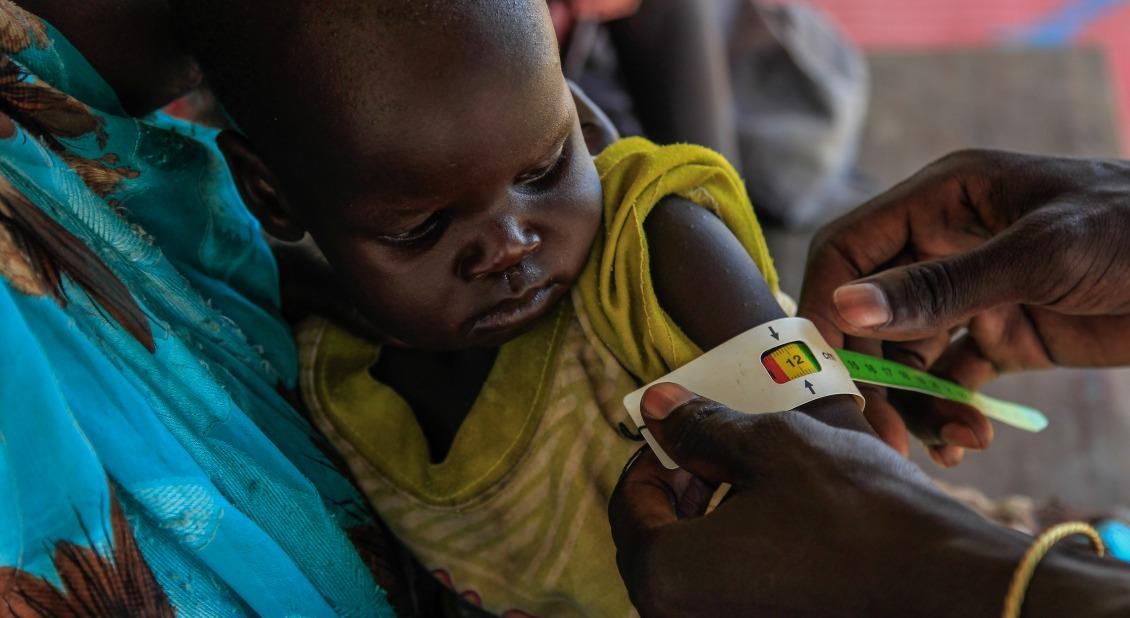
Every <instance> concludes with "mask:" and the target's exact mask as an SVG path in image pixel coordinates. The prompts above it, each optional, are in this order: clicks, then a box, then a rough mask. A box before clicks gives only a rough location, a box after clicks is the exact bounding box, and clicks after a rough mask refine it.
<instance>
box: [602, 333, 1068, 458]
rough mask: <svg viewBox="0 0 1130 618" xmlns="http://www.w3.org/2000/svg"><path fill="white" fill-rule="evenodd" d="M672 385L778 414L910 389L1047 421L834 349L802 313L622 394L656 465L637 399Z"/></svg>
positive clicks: (1031, 421)
mask: <svg viewBox="0 0 1130 618" xmlns="http://www.w3.org/2000/svg"><path fill="white" fill-rule="evenodd" d="M658 382H674V383H676V384H681V385H682V386H684V387H686V388H688V389H690V390H691V391H694V392H695V393H698V394H699V395H702V396H703V397H708V398H710V399H713V400H715V401H717V402H719V403H721V404H723V405H725V406H727V407H729V408H733V409H734V410H740V411H742V412H750V413H761V412H780V411H782V410H792V409H794V408H796V407H798V406H801V405H803V404H805V403H808V402H809V401H812V400H814V399H818V398H821V397H827V396H829V395H848V396H851V397H852V398H854V399H855V401H856V403H857V405H859V408H860V410H862V409H863V405H864V399H863V396H862V395H861V394H860V393H859V388H857V387H856V385H855V383H856V382H863V383H867V384H874V385H877V386H883V387H887V388H895V389H900V390H907V391H913V392H917V393H922V394H925V395H930V396H933V397H939V398H941V399H948V400H951V401H956V402H959V403H964V404H968V405H971V406H973V407H975V408H977V409H978V410H980V411H981V413H983V414H984V415H985V416H987V417H989V418H992V419H995V420H997V421H1000V422H1002V423H1005V424H1008V425H1012V426H1013V427H1018V428H1020V429H1024V430H1027V431H1033V432H1035V431H1040V430H1042V429H1044V427H1047V424H1048V420H1047V418H1046V417H1044V415H1043V414H1041V413H1040V412H1039V411H1038V410H1035V409H1033V408H1030V407H1028V406H1023V405H1020V404H1017V403H1012V402H1008V401H1002V400H1000V399H995V398H993V397H989V396H988V395H983V394H981V393H977V392H973V391H970V390H969V389H966V388H964V387H962V386H959V385H957V384H954V383H953V382H950V381H948V380H943V379H941V378H938V377H936V376H933V375H930V374H928V373H926V372H924V371H919V370H917V369H913V368H911V367H907V366H906V365H903V364H900V363H896V362H893V361H889V360H884V359H880V358H875V357H872V356H868V355H866V354H860V353H858V352H852V351H849V350H835V349H832V348H831V347H829V346H828V344H827V342H825V341H824V338H823V337H822V336H821V335H820V332H819V331H818V330H816V326H815V325H813V324H812V322H809V321H808V320H805V319H803V318H782V319H780V320H774V321H773V322H769V323H767V324H762V325H761V326H758V327H756V328H753V329H751V330H749V331H746V332H745V333H742V334H741V335H738V336H737V337H734V338H733V339H731V340H729V341H727V342H725V343H723V344H722V345H720V346H718V347H716V348H714V349H713V350H711V351H710V352H708V353H706V354H703V355H702V356H700V357H699V358H697V359H695V360H693V361H691V362H690V363H687V364H686V365H684V366H682V367H680V368H679V369H676V370H675V371H672V372H671V373H669V374H667V375H665V376H663V377H662V378H659V379H658V380H656V381H654V382H652V383H651V384H648V385H647V386H644V387H643V388H641V389H639V390H637V391H634V392H632V393H630V394H628V396H627V397H625V398H624V406H625V407H626V408H627V410H628V414H629V416H631V417H632V420H633V421H634V422H635V424H636V427H637V428H639V430H640V433H641V434H643V436H644V438H645V439H647V441H648V444H650V445H651V448H652V449H653V450H654V451H655V453H656V455H658V456H659V460H660V461H661V462H663V465H664V466H667V467H668V468H671V469H674V468H676V467H677V465H676V464H675V462H674V461H673V460H672V459H671V458H670V457H668V456H667V454H666V453H665V452H663V449H661V448H659V446H658V445H657V444H656V443H655V440H654V438H653V437H652V435H651V432H650V431H648V429H647V427H646V426H644V422H643V417H642V416H641V415H640V400H641V399H643V393H644V391H646V390H647V388H648V387H649V386H651V385H652V384H656V383H658Z"/></svg>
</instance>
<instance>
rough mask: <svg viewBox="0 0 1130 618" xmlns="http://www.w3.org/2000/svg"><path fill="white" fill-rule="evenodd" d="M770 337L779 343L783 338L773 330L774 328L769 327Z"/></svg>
mask: <svg viewBox="0 0 1130 618" xmlns="http://www.w3.org/2000/svg"><path fill="white" fill-rule="evenodd" d="M769 336H770V337H772V338H774V339H776V340H777V341H780V340H781V336H780V335H778V334H777V331H775V330H773V327H772V326H770V327H769Z"/></svg>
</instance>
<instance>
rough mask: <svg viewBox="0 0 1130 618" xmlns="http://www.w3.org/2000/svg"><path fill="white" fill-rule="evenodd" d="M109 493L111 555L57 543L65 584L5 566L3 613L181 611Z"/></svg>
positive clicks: (1, 572) (24, 617)
mask: <svg viewBox="0 0 1130 618" xmlns="http://www.w3.org/2000/svg"><path fill="white" fill-rule="evenodd" d="M110 496H111V501H110V524H111V526H112V530H113V548H112V551H111V553H110V555H109V556H103V555H101V554H99V553H98V551H96V550H95V549H93V548H91V547H83V546H80V545H75V544H74V543H69V542H66V541H62V542H59V543H57V544H56V545H55V549H54V555H53V556H52V559H51V562H52V564H54V566H55V571H56V572H57V573H58V574H59V579H60V581H61V584H62V587H57V586H55V585H54V584H53V583H51V582H50V581H48V580H46V579H44V578H42V577H38V576H36V575H32V574H30V573H27V572H26V571H21V570H19V569H14V568H10V567H4V568H0V618H8V617H12V618H46V617H48V616H77V617H81V618H87V617H90V618H93V617H96V616H97V617H103V616H152V617H154V618H161V617H165V616H175V615H176V611H175V610H174V609H173V607H172V605H171V604H170V603H169V599H168V597H167V596H166V595H165V591H164V590H162V589H161V585H160V584H158V583H157V579H156V578H155V577H154V576H153V572H152V571H151V570H150V569H149V565H148V564H146V563H145V558H144V557H142V555H141V551H140V550H138V547H137V541H136V540H135V539H134V537H133V533H132V532H131V530H130V526H129V522H128V521H126V518H125V514H123V513H122V507H121V505H120V504H118V501H117V499H115V498H114V497H113V492H111V494H110Z"/></svg>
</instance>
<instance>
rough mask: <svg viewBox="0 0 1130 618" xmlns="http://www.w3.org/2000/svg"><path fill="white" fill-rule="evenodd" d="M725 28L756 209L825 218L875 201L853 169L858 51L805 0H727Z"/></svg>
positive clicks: (863, 72)
mask: <svg viewBox="0 0 1130 618" xmlns="http://www.w3.org/2000/svg"><path fill="white" fill-rule="evenodd" d="M720 17H721V18H722V19H723V20H724V21H723V28H724V29H725V31H728V40H729V56H730V73H731V80H732V84H733V91H734V104H735V107H736V114H737V126H738V133H739V135H738V137H739V142H740V149H741V159H742V160H741V163H740V165H739V166H738V167H739V169H740V170H741V172H742V175H743V176H744V177H745V179H746V184H747V187H748V190H749V193H750V197H751V199H752V201H753V203H754V204H755V205H756V206H757V208H758V214H759V215H768V218H770V219H775V220H777V222H778V223H781V224H784V225H785V226H788V227H805V226H810V225H814V224H817V223H820V222H822V221H825V220H827V219H829V218H831V216H833V215H834V214H836V213H838V212H839V211H841V210H844V209H846V208H850V207H852V206H855V205H857V204H858V203H859V202H861V201H863V200H864V199H866V197H869V195H868V193H870V191H869V189H868V188H865V187H862V186H861V184H862V183H861V182H860V180H859V179H858V178H856V177H855V175H854V165H855V160H856V155H857V153H858V149H859V143H860V140H861V137H862V133H863V124H864V119H865V116H866V112H867V102H868V89H869V79H868V70H867V64H866V61H865V60H864V58H863V56H862V54H861V53H860V52H859V50H858V49H856V48H855V47H854V46H853V45H852V44H851V43H849V42H848V41H847V40H846V39H845V38H844V37H843V35H842V34H841V33H840V32H839V31H838V30H837V29H836V27H835V26H833V25H832V24H831V22H829V21H828V20H827V19H826V18H825V17H824V16H823V15H822V14H821V13H820V12H819V11H817V10H816V9H814V8H812V7H809V6H805V5H799V4H797V5H784V6H765V5H762V4H759V3H757V2H753V1H748V0H747V1H742V2H739V3H735V4H732V5H731V9H730V10H729V11H723V12H722V14H721V15H720Z"/></svg>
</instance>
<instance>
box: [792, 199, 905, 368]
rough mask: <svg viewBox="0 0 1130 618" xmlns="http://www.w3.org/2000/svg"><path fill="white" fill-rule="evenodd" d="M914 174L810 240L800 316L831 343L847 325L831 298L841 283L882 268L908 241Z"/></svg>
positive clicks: (835, 344)
mask: <svg viewBox="0 0 1130 618" xmlns="http://www.w3.org/2000/svg"><path fill="white" fill-rule="evenodd" d="M917 187H918V182H917V181H916V179H914V178H912V179H911V180H908V181H906V182H904V183H903V184H902V185H899V186H897V187H895V188H894V189H892V190H890V191H888V192H886V193H884V194H882V195H880V196H878V197H876V198H874V199H872V200H871V201H870V202H867V203H866V204H864V205H862V206H860V207H859V208H857V209H856V210H854V211H852V212H849V213H848V214H846V215H844V216H843V217H840V218H839V219H837V220H835V221H832V222H831V223H829V224H827V225H826V226H824V228H823V229H821V230H820V232H819V233H817V234H816V237H815V238H814V239H813V241H812V246H811V247H810V248H809V252H808V263H807V264H806V265H805V273H804V284H803V286H802V287H801V293H800V302H799V303H798V306H797V315H799V316H801V317H804V318H808V319H809V320H811V321H812V323H813V324H815V325H816V328H817V329H818V330H819V331H820V334H822V335H824V338H825V339H826V340H827V341H828V343H829V344H831V345H832V346H833V347H837V348H839V347H843V343H844V339H843V334H844V333H845V332H847V331H848V330H849V329H848V328H847V325H846V324H845V323H844V322H843V321H842V319H841V318H840V314H839V311H838V310H837V309H836V306H835V304H834V303H833V302H832V297H833V293H834V292H835V291H836V289H837V288H839V287H840V286H842V285H844V284H847V283H850V282H852V281H855V280H856V279H859V278H861V277H864V276H866V275H869V274H871V273H873V272H875V271H877V270H880V269H881V268H882V267H883V265H885V264H887V263H888V262H891V261H892V260H894V259H895V258H896V257H898V256H899V255H900V254H901V253H902V252H903V251H904V250H905V249H906V247H907V245H908V244H909V242H910V234H909V229H910V215H909V208H910V207H911V205H912V204H913V203H915V202H916V199H915V197H916V189H917Z"/></svg>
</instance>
